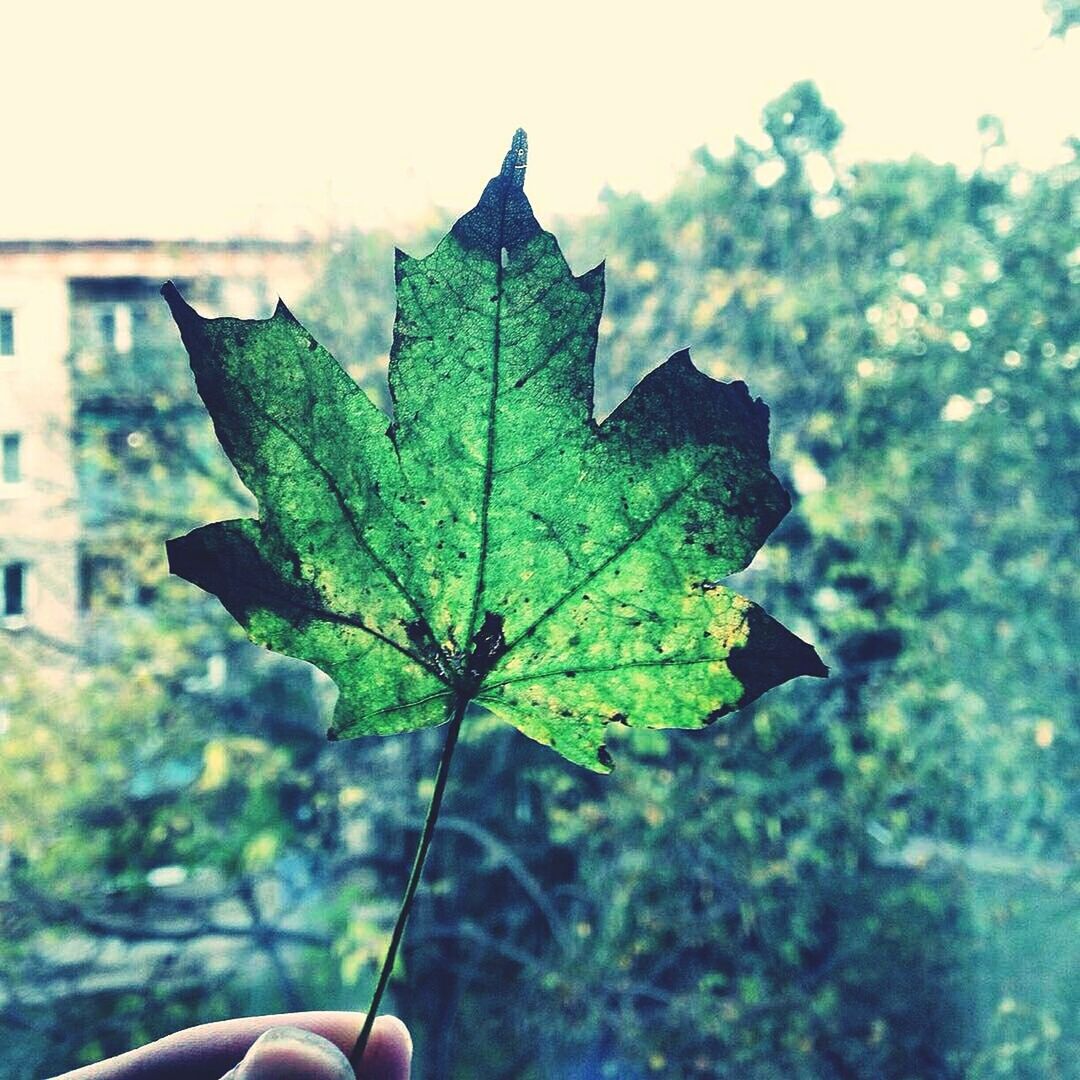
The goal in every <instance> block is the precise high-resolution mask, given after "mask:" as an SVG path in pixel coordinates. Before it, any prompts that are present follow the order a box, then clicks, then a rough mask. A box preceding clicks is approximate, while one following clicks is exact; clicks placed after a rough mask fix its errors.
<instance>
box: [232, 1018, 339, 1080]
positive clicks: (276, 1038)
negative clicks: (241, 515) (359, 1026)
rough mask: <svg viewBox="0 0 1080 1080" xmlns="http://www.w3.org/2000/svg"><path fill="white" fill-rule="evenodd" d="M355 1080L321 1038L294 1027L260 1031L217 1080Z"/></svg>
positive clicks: (330, 1043) (332, 1045) (336, 1054)
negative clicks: (237, 1062)
mask: <svg viewBox="0 0 1080 1080" xmlns="http://www.w3.org/2000/svg"><path fill="white" fill-rule="evenodd" d="M300 1076H302V1077H304V1078H305V1080H356V1074H355V1073H354V1072H353V1070H352V1066H351V1065H350V1064H349V1062H348V1059H347V1058H346V1057H345V1055H344V1054H343V1053H342V1052H341V1051H340V1050H339V1049H338V1048H337V1047H336V1046H335V1045H334V1044H333V1043H332V1042H329V1041H328V1040H326V1039H324V1038H323V1037H322V1036H321V1035H316V1034H315V1033H314V1032H312V1031H305V1030H304V1029H303V1028H298V1027H272V1028H269V1029H268V1030H267V1031H264V1032H263V1033H262V1035H260V1036H259V1037H258V1038H257V1039H256V1040H255V1042H253V1043H252V1044H251V1048H250V1049H249V1050H248V1052H247V1053H246V1054H245V1055H244V1059H243V1061H241V1062H240V1064H239V1065H237V1066H236V1068H234V1069H230V1070H229V1072H227V1073H226V1074H225V1076H223V1077H222V1078H221V1080H293V1078H295V1077H300Z"/></svg>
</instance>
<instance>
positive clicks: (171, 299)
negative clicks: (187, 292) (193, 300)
mask: <svg viewBox="0 0 1080 1080" xmlns="http://www.w3.org/2000/svg"><path fill="white" fill-rule="evenodd" d="M161 295H162V296H163V297H164V298H165V303H166V304H168V305H169V311H171V312H172V317H173V321H174V322H175V323H176V325H177V326H179V327H180V330H181V331H183V330H184V329H185V328H186V327H190V326H197V325H198V324H199V323H201V322H202V321H203V320H202V316H201V315H200V314H199V313H198V312H197V311H196V310H195V309H194V308H193V307H192V306H191V305H190V304H189V303H188V302H187V301H186V300H185V299H184V298H183V297H182V296H181V295H180V290H179V289H178V288H177V287H176V286H175V285H174V284H173V283H172V282H171V281H166V282H165V284H164V285H162V286H161Z"/></svg>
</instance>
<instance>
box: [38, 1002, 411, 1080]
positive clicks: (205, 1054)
mask: <svg viewBox="0 0 1080 1080" xmlns="http://www.w3.org/2000/svg"><path fill="white" fill-rule="evenodd" d="M363 1022H364V1017H363V1016H362V1015H361V1014H360V1013H349V1012H302V1013H285V1014H282V1015H279V1016H249V1017H242V1018H240V1019H236V1020H222V1021H220V1022H219V1023H216V1024H200V1025H199V1026H198V1027H193V1028H187V1029H186V1030H184V1031H178V1032H176V1033H175V1034H173V1035H167V1036H166V1037H165V1038H164V1039H159V1040H158V1041H157V1042H153V1043H150V1044H148V1045H147V1046H140V1047H139V1048H138V1049H137V1050H130V1051H128V1052H127V1053H126V1054H120V1055H119V1056H118V1057H114V1058H109V1059H108V1060H106V1061H99V1062H97V1064H95V1065H87V1066H86V1067H85V1068H81V1069H75V1070H74V1071H73V1072H67V1073H64V1074H63V1075H62V1076H59V1077H55V1078H54V1080H296V1078H303V1080H409V1061H410V1059H411V1058H412V1039H410V1037H409V1033H408V1031H407V1030H406V1028H405V1025H404V1024H403V1023H402V1022H401V1021H400V1020H398V1019H397V1018H396V1017H393V1016H380V1017H379V1018H378V1019H377V1020H376V1021H375V1027H374V1028H373V1030H372V1032H371V1038H370V1040H369V1041H368V1044H367V1049H366V1050H365V1051H364V1060H363V1063H362V1064H361V1066H360V1068H359V1070H358V1071H357V1072H355V1073H354V1072H353V1070H352V1068H351V1066H350V1065H349V1062H348V1060H347V1058H346V1056H345V1055H346V1054H348V1053H349V1052H350V1051H351V1050H352V1048H353V1045H354V1043H355V1042H356V1036H357V1035H358V1034H359V1032H360V1025H361V1024H362V1023H363Z"/></svg>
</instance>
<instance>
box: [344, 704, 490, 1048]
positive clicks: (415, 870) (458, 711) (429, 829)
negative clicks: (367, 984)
mask: <svg viewBox="0 0 1080 1080" xmlns="http://www.w3.org/2000/svg"><path fill="white" fill-rule="evenodd" d="M468 706H469V701H468V698H466V697H464V696H461V697H456V698H455V699H454V703H453V705H452V706H451V709H452V714H451V717H450V727H449V730H448V731H447V733H446V742H445V743H444V744H443V751H442V757H440V758H439V769H438V772H436V774H435V790H434V791H432V793H431V802H430V803H429V804H428V810H427V817H425V818H424V828H423V831H422V832H421V833H420V843H419V845H418V846H417V848H416V856H415V857H414V858H413V864H412V870H411V871H410V872H409V882H408V884H407V885H406V886H405V895H404V896H403V897H402V899H401V907H400V909H399V910H398V916H397V922H395V923H394V932H393V934H391V936H390V945H389V946H388V947H387V950H386V958H385V959H384V960H383V964H382V968H381V970H380V971H379V979H378V982H376V984H375V992H374V993H373V994H372V996H371V1005H370V1006H369V1007H368V1011H367V1017H366V1018H365V1019H364V1026H363V1027H362V1028H361V1029H360V1034H359V1035H358V1036H357V1039H356V1045H355V1046H354V1047H353V1051H352V1053H351V1054H350V1055H349V1061H350V1062H351V1063H352V1065H353V1067H354V1068H359V1066H360V1062H361V1061H362V1060H363V1057H364V1050H365V1049H366V1047H367V1044H368V1039H370V1038H371V1029H372V1027H373V1026H374V1024H375V1016H376V1014H377V1013H378V1011H379V1003H380V1002H381V1001H382V996H383V992H384V991H385V990H386V985H387V983H389V981H390V975H391V973H392V972H393V970H394V960H395V959H396V957H397V951H398V946H399V945H400V944H401V939H402V937H403V936H404V933H405V923H406V922H407V921H408V918H409V912H410V911H411V910H412V904H413V898H414V897H415V896H416V890H417V887H418V886H419V884H420V876H421V875H422V874H423V872H424V862H425V861H426V859H427V853H428V848H429V847H430V846H431V838H432V836H433V835H434V834H435V822H436V821H437V820H438V818H439V808H440V807H441V806H442V800H443V793H444V792H445V791H446V780H447V777H448V776H449V775H450V759H451V758H452V757H453V756H454V747H455V746H456V745H457V740H458V734H459V732H460V731H461V722H462V720H464V718H465V710H466V709H467V708H468Z"/></svg>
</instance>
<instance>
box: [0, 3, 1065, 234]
mask: <svg viewBox="0 0 1080 1080" xmlns="http://www.w3.org/2000/svg"><path fill="white" fill-rule="evenodd" d="M526 12H528V13H526ZM1047 26H1048V22H1047V19H1046V16H1045V15H1044V13H1043V11H1042V5H1041V2H1040V0H904V2H903V3H897V2H896V0H814V2H813V3H807V2H806V0H755V2H753V3H749V2H746V0H712V2H702V3H698V2H691V0H663V2H660V3H645V2H642V3H637V4H635V3H631V2H627V0H619V2H608V0H570V2H567V0H546V2H545V3H543V4H542V5H541V4H535V5H529V6H528V8H527V7H526V5H524V4H513V3H509V2H506V0H503V2H497V3H486V2H485V3H480V2H472V3H456V4H455V3H451V2H447V0H443V2H436V3H430V2H427V0H410V2H396V3H393V4H391V3H382V4H379V5H375V4H372V3H365V2H362V0H355V2H352V3H327V2H323V0H304V2H303V3H295V2H291V3H275V4H271V3H264V4H250V3H240V2H233V3H229V2H227V0H212V2H204V0H190V2H188V3H185V2H184V0H177V2H175V3H166V2H161V0H138V2H137V3H122V2H118V0H96V2H94V3H86V4H83V3H78V4H76V3H57V2H53V3H36V4H31V3H19V4H9V5H7V6H6V9H5V12H4V16H3V22H2V28H0V40H2V42H3V59H2V61H0V131H2V141H0V238H7V239H10V238H15V237H18V238H25V237H45V236H53V237H55V236H72V237H90V236H102V237H110V236H111V237H125V236H151V237H182V236H199V237H215V236H226V235H237V234H242V233H249V232H258V233H264V234H268V235H277V236H291V235H295V234H296V233H297V232H303V231H307V232H312V233H315V234H322V233H324V232H325V231H326V229H327V227H328V226H330V225H347V224H353V223H356V224H359V225H362V226H374V225H389V226H392V227H397V228H399V229H400V228H402V227H403V226H404V225H405V223H413V222H417V221H419V220H421V219H422V218H424V217H425V216H426V215H427V214H428V212H429V211H430V207H432V206H434V205H439V206H443V207H446V208H447V209H449V210H451V211H454V212H460V211H462V210H464V209H466V208H467V207H468V206H470V205H471V204H472V202H473V201H474V200H475V198H476V196H477V195H478V194H479V192H480V189H481V188H482V186H483V183H484V181H485V180H486V179H487V178H488V177H489V176H490V175H491V174H492V173H493V172H494V171H495V170H496V169H497V167H498V165H499V162H500V160H501V157H502V154H503V152H504V150H505V147H506V145H507V143H508V141H509V138H510V136H511V134H512V132H513V130H514V128H515V127H517V126H518V125H521V126H524V127H525V128H526V129H527V130H528V132H529V140H530V146H531V161H530V166H529V181H528V189H529V192H530V195H531V197H532V201H533V204H534V206H535V207H536V209H537V213H538V215H539V216H540V217H541V219H542V220H543V219H547V220H550V218H551V217H553V216H554V215H556V214H566V213H576V212H580V211H587V210H588V209H590V208H591V207H592V206H594V205H595V200H596V197H597V194H598V193H599V191H600V190H601V188H602V187H603V186H604V185H605V184H610V185H611V186H612V187H614V188H616V189H617V190H626V189H637V190H640V191H643V192H644V193H646V194H648V195H658V194H661V193H662V192H664V191H665V190H666V189H667V188H669V187H670V186H671V184H672V183H673V182H674V179H675V177H676V175H677V174H678V172H679V171H680V169H682V168H683V167H685V165H686V164H687V162H688V159H689V154H690V152H691V151H692V150H693V149H694V148H695V147H697V146H700V145H702V144H703V143H708V144H709V145H710V146H711V147H712V148H713V149H714V150H716V151H718V152H726V151H727V150H728V148H729V147H730V146H731V140H732V137H733V136H734V135H735V134H741V135H743V136H744V137H746V138H750V139H751V140H753V139H754V137H755V135H756V132H757V131H758V117H759V115H760V111H761V108H762V106H763V105H764V104H765V103H766V102H767V101H768V100H769V99H770V98H772V97H775V96H776V95H778V94H779V93H781V92H782V91H783V90H785V89H786V88H787V87H788V86H789V85H790V84H791V83H792V82H794V81H795V80H797V79H800V78H812V79H814V80H815V81H816V82H817V83H818V86H819V87H820V89H821V91H822V94H823V96H824V98H825V100H826V102H827V103H828V104H829V105H831V106H832V107H833V108H834V109H836V110H837V112H838V113H839V115H840V117H841V119H842V120H843V121H844V123H845V125H846V129H847V130H846V133H845V136H844V139H843V142H842V144H841V152H842V156H843V158H844V159H845V160H846V161H853V160H858V159H863V158H883V157H894V158H895V157H906V156H907V155H909V154H910V153H912V152H920V153H923V154H925V155H928V156H929V157H931V158H934V159H935V160H951V161H955V162H957V163H958V164H959V165H961V166H962V167H963V168H971V167H972V166H973V165H974V164H975V163H976V162H977V160H978V150H979V138H978V134H977V132H976V127H975V124H976V120H977V118H978V117H979V116H980V115H981V114H983V113H996V114H998V115H999V116H1001V117H1002V118H1003V120H1004V122H1005V130H1006V134H1007V136H1008V139H1009V142H1010V145H1011V147H1012V151H1011V152H1012V153H1013V154H1014V155H1015V157H1016V158H1017V159H1019V160H1020V161H1021V162H1022V163H1024V164H1027V165H1030V166H1032V167H1043V166H1045V165H1047V164H1048V163H1049V162H1051V161H1053V160H1056V159H1059V158H1060V157H1061V153H1062V152H1061V148H1060V147H1061V143H1062V141H1063V140H1064V139H1065V138H1066V137H1068V136H1069V135H1075V134H1080V31H1073V33H1072V34H1071V35H1070V37H1069V38H1068V39H1067V40H1066V41H1061V40H1057V39H1054V40H1051V39H1049V38H1048V37H1047V33H1046V31H1047Z"/></svg>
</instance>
